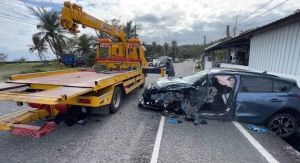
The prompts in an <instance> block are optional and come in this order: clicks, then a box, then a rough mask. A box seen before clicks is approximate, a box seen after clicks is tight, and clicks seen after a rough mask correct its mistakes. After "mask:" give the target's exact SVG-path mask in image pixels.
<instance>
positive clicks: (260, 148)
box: [232, 121, 279, 163]
mask: <svg viewBox="0 0 300 163" xmlns="http://www.w3.org/2000/svg"><path fill="white" fill-rule="evenodd" d="M232 123H233V124H234V125H235V127H236V128H237V129H238V130H239V131H240V132H241V133H242V134H243V135H244V136H245V137H246V138H247V139H248V141H249V142H250V143H251V144H252V145H253V146H254V147H255V148H256V149H257V150H258V152H259V153H260V154H261V155H262V156H264V157H265V159H266V160H267V161H268V162H270V163H279V161H278V160H276V159H275V158H274V157H273V156H272V155H271V154H270V153H269V152H268V151H267V150H266V149H265V148H264V147H263V146H262V145H261V144H260V143H259V142H258V141H257V140H256V139H255V138H254V137H253V136H251V135H250V134H249V132H248V131H247V130H245V129H244V127H243V126H242V125H241V124H240V123H238V122H236V121H232Z"/></svg>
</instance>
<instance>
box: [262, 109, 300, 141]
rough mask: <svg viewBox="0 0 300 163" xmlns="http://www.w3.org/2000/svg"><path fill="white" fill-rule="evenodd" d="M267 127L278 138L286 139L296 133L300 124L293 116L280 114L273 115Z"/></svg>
mask: <svg viewBox="0 0 300 163" xmlns="http://www.w3.org/2000/svg"><path fill="white" fill-rule="evenodd" d="M267 126H268V128H269V129H270V130H271V131H272V132H273V133H274V134H276V135H277V136H279V137H281V138H286V137H289V136H291V135H293V134H294V133H295V132H296V130H297V127H298V123H297V121H296V119H295V118H294V117H293V116H292V115H291V114H289V113H280V114H275V115H273V116H272V117H271V118H270V119H269V120H268V124H267Z"/></svg>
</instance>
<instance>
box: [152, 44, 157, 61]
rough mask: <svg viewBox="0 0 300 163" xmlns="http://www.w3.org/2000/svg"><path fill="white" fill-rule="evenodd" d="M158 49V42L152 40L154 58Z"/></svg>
mask: <svg viewBox="0 0 300 163" xmlns="http://www.w3.org/2000/svg"><path fill="white" fill-rule="evenodd" d="M156 50H157V45H156V42H155V41H153V42H152V52H153V55H154V56H153V57H154V58H157V51H156Z"/></svg>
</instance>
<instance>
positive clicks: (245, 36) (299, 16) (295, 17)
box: [204, 12, 300, 51]
mask: <svg viewBox="0 0 300 163" xmlns="http://www.w3.org/2000/svg"><path fill="white" fill-rule="evenodd" d="M297 21H300V12H295V13H294V14H292V15H289V16H287V17H284V18H282V19H279V20H277V21H274V22H272V23H269V24H266V25H264V26H261V27H258V28H255V29H250V30H248V31H247V32H244V33H242V34H240V35H239V36H237V37H234V38H232V39H229V40H226V41H223V42H217V43H218V44H213V45H211V46H209V47H207V48H205V49H204V50H205V51H207V50H212V49H219V48H224V47H226V46H227V45H228V44H230V43H234V42H240V41H250V38H251V37H252V36H254V35H257V34H260V33H263V32H266V31H269V30H272V29H276V28H279V27H281V26H284V25H287V24H290V23H294V22H297Z"/></svg>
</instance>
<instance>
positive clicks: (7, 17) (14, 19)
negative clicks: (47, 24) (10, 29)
mask: <svg viewBox="0 0 300 163" xmlns="http://www.w3.org/2000/svg"><path fill="white" fill-rule="evenodd" d="M0 17H1V18H6V19H9V20H13V21H17V22H19V23H21V22H22V23H26V24H29V25H34V26H36V24H32V23H30V22H28V21H23V20H20V19H16V18H12V17H9V16H5V15H1V14H0Z"/></svg>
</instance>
